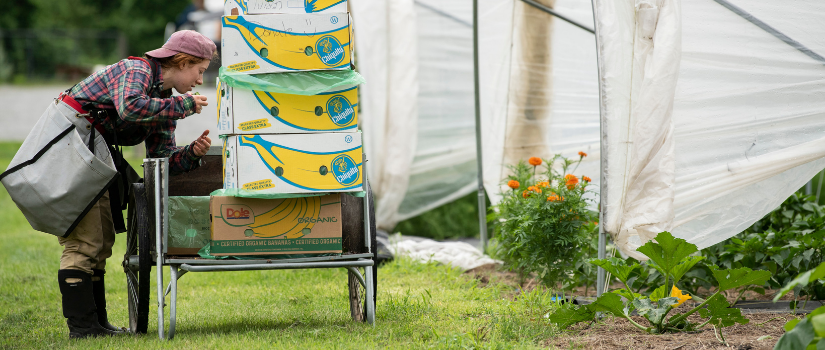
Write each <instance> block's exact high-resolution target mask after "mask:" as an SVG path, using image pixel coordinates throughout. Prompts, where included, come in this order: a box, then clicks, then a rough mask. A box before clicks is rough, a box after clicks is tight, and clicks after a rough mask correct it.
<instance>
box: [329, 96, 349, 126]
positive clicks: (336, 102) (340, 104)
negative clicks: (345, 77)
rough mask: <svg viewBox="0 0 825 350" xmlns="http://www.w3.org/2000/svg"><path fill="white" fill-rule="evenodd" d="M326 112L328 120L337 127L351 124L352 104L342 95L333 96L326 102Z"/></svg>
mask: <svg viewBox="0 0 825 350" xmlns="http://www.w3.org/2000/svg"><path fill="white" fill-rule="evenodd" d="M327 112H328V113H329V119H330V120H332V122H333V123H335V125H338V126H345V125H347V124H349V123H351V122H352V118H353V116H354V115H355V111H354V110H353V109H352V104H350V103H349V100H347V98H346V97H344V96H342V95H335V96H332V98H330V99H329V100H327Z"/></svg>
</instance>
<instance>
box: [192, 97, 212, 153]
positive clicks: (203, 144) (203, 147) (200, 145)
mask: <svg viewBox="0 0 825 350" xmlns="http://www.w3.org/2000/svg"><path fill="white" fill-rule="evenodd" d="M195 97H197V96H195ZM207 135H209V130H204V132H203V134H201V136H200V137H198V139H197V140H195V141H193V142H192V153H194V154H195V155H196V156H198V157H203V156H204V155H205V154H206V152H207V151H209V146H211V145H212V139H210V138H209V136H207Z"/></svg>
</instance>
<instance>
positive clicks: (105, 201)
mask: <svg viewBox="0 0 825 350" xmlns="http://www.w3.org/2000/svg"><path fill="white" fill-rule="evenodd" d="M58 241H59V242H60V245H62V246H63V256H61V257H60V269H61V270H65V269H72V270H80V271H83V272H86V273H88V274H92V269H98V270H105V269H106V259H107V258H109V257H110V256H112V246H113V245H114V244H115V225H114V223H112V210H111V208H110V207H109V192H106V193H105V194H104V195H103V197H101V198H100V200H99V201H97V203H95V204H94V206H92V209H90V210H89V212H88V213H86V216H84V217H83V219H82V220H80V223H79V224H78V225H77V227H75V229H74V230H73V231H72V233H70V234H69V235H68V236H66V237H65V238H63V237H58Z"/></svg>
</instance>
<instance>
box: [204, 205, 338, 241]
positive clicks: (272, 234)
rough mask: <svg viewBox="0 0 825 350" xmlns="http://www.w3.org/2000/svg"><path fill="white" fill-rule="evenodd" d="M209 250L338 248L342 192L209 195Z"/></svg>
mask: <svg viewBox="0 0 825 350" xmlns="http://www.w3.org/2000/svg"><path fill="white" fill-rule="evenodd" d="M209 208H210V212H211V214H212V247H211V253H212V255H216V256H222V255H268V254H314V253H341V252H342V248H341V195H340V194H337V193H336V194H330V195H326V196H311V197H300V198H284V199H258V198H239V197H224V196H213V197H212V198H211V202H210V205H209Z"/></svg>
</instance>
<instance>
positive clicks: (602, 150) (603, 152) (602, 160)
mask: <svg viewBox="0 0 825 350" xmlns="http://www.w3.org/2000/svg"><path fill="white" fill-rule="evenodd" d="M596 1H598V0H592V1H591V2H590V4H591V6H592V8H593V26H594V30H593V31H594V33H595V34H596V69H597V71H598V75H597V76H598V77H599V79H598V81H599V133H601V137H599V174H600V176H599V247H598V253H597V254H598V258H599V259H604V258H605V256H606V252H605V246H606V245H607V234H606V233H605V232H604V218H605V215H604V212H605V205H606V204H607V179H606V178H605V176H604V169H605V164H606V163H607V158H606V156H607V145H606V144H605V143H604V130H605V129H604V128H605V125H604V110H603V109H602V108H603V105H602V101H604V96H602V78H601V77H602V76H601V67H600V66H599V62H600V57H599V35H598V32H599V22H598V21H597V20H596ZM605 275H606V271H605V270H604V269H603V268H601V267H598V268H597V269H596V296H597V297H598V296H601V295H602V293H603V291H604V284H605Z"/></svg>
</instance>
